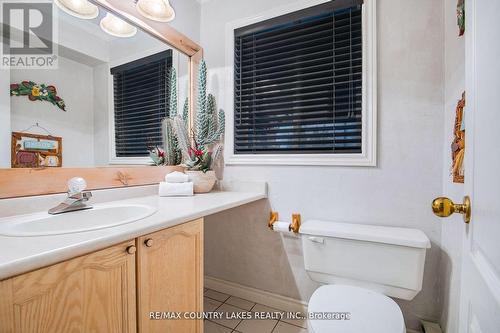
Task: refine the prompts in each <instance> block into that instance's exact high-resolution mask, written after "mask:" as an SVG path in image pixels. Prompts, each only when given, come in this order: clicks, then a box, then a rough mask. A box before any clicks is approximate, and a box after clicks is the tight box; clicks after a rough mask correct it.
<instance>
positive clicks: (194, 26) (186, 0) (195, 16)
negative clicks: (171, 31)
mask: <svg viewBox="0 0 500 333" xmlns="http://www.w3.org/2000/svg"><path fill="white" fill-rule="evenodd" d="M200 2H201V1H199V0H170V4H171V5H172V7H173V8H174V10H175V20H173V21H172V22H171V23H169V24H170V25H171V26H172V27H174V28H175V29H177V31H180V32H182V33H183V34H184V35H186V36H188V37H189V38H190V39H192V40H193V41H195V42H197V43H199V42H200V22H201V5H200Z"/></svg>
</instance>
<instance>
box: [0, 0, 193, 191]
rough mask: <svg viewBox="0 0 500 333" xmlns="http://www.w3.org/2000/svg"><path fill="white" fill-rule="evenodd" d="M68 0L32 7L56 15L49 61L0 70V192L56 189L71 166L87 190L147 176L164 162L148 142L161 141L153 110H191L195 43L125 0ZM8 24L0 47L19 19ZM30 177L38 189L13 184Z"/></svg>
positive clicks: (152, 177)
mask: <svg viewBox="0 0 500 333" xmlns="http://www.w3.org/2000/svg"><path fill="white" fill-rule="evenodd" d="M83 2H84V1H83ZM71 4H72V2H71V1H64V0H58V1H54V2H53V4H52V6H51V7H50V8H48V7H47V8H48V9H47V8H46V9H43V8H42V10H41V11H42V15H43V10H46V11H51V13H52V15H53V18H54V20H55V21H57V24H56V25H54V26H55V27H56V28H55V30H54V31H55V32H54V34H52V37H53V39H54V42H55V43H54V50H51V51H52V53H54V54H55V57H53V59H52V60H54V59H55V60H56V64H55V65H54V66H52V67H51V66H48V65H47V64H43V65H42V66H36V65H37V64H35V65H34V66H33V68H30V67H29V66H11V67H10V68H5V67H2V69H0V71H1V77H2V79H0V80H1V83H2V85H1V87H2V89H3V90H1V92H0V93H1V94H3V95H2V96H3V97H2V98H0V100H1V101H2V102H1V103H2V105H1V107H2V112H3V114H2V115H1V119H0V120H1V121H0V136H1V138H2V140H0V145H2V147H0V168H2V169H0V198H2V197H4V198H5V197H15V196H21V195H34V194H46V193H58V192H64V191H65V182H66V180H67V179H68V178H69V177H71V176H73V175H75V176H77V175H78V176H83V177H85V176H87V178H90V181H89V186H90V187H91V188H94V189H95V188H108V187H118V186H130V185H141V184H149V183H155V182H157V181H158V180H159V179H161V177H162V175H163V174H164V173H165V171H164V170H163V171H159V170H158V167H154V166H151V165H152V164H153V161H152V160H151V159H150V158H149V151H148V150H149V149H151V148H152V147H156V146H160V147H161V146H162V145H163V140H162V126H161V122H162V120H163V118H164V117H166V116H168V115H169V111H170V109H171V106H172V105H175V104H177V107H178V110H179V113H182V109H183V108H184V107H185V106H186V107H187V108H188V109H189V112H188V114H191V109H192V99H190V100H188V97H189V96H190V95H191V94H192V92H193V90H194V88H193V82H192V80H191V78H192V77H193V75H192V72H193V71H194V70H195V69H196V61H195V60H196V59H197V58H198V57H199V56H197V54H198V53H200V52H201V48H200V47H199V46H198V45H197V44H196V43H194V42H192V41H191V40H190V39H189V38H188V37H186V36H184V35H182V34H181V33H180V32H178V31H176V30H175V29H173V28H172V27H171V26H169V25H168V24H166V23H159V22H156V21H154V20H151V19H147V18H145V17H144V16H142V15H141V14H140V13H138V12H137V9H136V8H135V2H134V1H133V0H130V1H128V0H126V1H123V0H115V1H111V0H95V1H91V2H88V3H87V6H88V7H87V8H84V9H83V10H82V11H81V12H80V13H79V14H75V12H73V11H72V10H71V9H72V8H68V6H71ZM96 5H97V6H96ZM11 17H12V16H11ZM8 23H9V22H3V26H2V30H3V37H4V38H3V41H2V43H3V45H2V47H4V44H9V45H11V46H12V45H16V44H22V42H23V31H22V28H19V24H17V23H16V22H15V21H12V23H11V24H8ZM7 31H8V32H7ZM37 37H40V36H37ZM30 38H31V37H30ZM40 40H41V42H42V45H43V41H44V39H43V37H40ZM12 47H13V46H12ZM172 71H174V73H175V75H174V74H172V73H173V72H172ZM172 76H175V78H176V80H175V84H174V85H172V83H173V82H174V81H172V79H171V78H172ZM6 81H8V82H6ZM7 83H8V86H9V88H7ZM9 95H10V96H9ZM174 99H175V100H174ZM6 111H10V112H8V114H5V113H6ZM4 120H5V121H4ZM146 168H147V169H146ZM44 175H46V176H49V178H51V183H50V184H45V183H44V180H43V178H44V177H43V176H44ZM34 177H36V178H34ZM159 177H160V178H159ZM33 181H34V182H35V183H36V184H37V185H38V187H39V188H36V189H33V188H31V189H27V188H26V186H24V185H23V184H24V183H25V182H28V183H27V184H26V185H29V184H33ZM31 187H32V185H31Z"/></svg>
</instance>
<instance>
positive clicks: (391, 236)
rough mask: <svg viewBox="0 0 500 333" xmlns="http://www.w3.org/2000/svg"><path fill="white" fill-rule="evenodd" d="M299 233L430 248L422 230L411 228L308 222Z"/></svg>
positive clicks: (301, 227)
mask: <svg viewBox="0 0 500 333" xmlns="http://www.w3.org/2000/svg"><path fill="white" fill-rule="evenodd" d="M300 233H301V234H306V235H314V236H324V237H335V238H344V239H354V240H359V241H367V242H377V243H385V244H392V245H401V246H409V247H416V248H427V249H428V248H430V247H431V242H430V240H429V238H428V237H427V236H426V235H425V234H424V232H423V231H422V230H418V229H411V228H398V227H385V226H378V225H366V224H354V223H342V222H330V221H319V220H308V221H306V222H305V223H304V224H302V225H301V226H300Z"/></svg>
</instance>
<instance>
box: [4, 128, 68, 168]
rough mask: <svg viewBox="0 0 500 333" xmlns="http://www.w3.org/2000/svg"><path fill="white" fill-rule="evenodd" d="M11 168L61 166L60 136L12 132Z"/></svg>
mask: <svg viewBox="0 0 500 333" xmlns="http://www.w3.org/2000/svg"><path fill="white" fill-rule="evenodd" d="M11 166H12V167H13V168H45V167H62V138H60V137H55V136H51V135H40V134H31V133H22V132H12V147H11Z"/></svg>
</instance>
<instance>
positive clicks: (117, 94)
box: [111, 50, 172, 158]
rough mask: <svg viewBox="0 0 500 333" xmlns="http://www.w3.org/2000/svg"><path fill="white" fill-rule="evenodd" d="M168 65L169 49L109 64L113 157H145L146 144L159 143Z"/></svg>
mask: <svg viewBox="0 0 500 333" xmlns="http://www.w3.org/2000/svg"><path fill="white" fill-rule="evenodd" d="M171 67H172V50H168V51H164V52H161V53H157V54H154V55H152V56H148V57H145V58H141V59H139V60H135V61H133V62H129V63H126V64H124V65H120V66H117V67H113V68H111V74H112V75H113V87H114V124H115V152H116V157H118V158H120V157H121V158H130V157H132V158H134V157H146V156H148V155H149V153H148V147H149V146H155V145H158V146H161V145H162V129H161V122H162V120H163V118H165V117H166V116H167V110H168V104H169V101H168V98H169V97H168V96H169V94H168V86H167V85H168V80H167V77H168V75H167V74H168V71H169V69H170V68H171Z"/></svg>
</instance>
